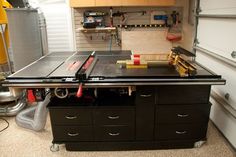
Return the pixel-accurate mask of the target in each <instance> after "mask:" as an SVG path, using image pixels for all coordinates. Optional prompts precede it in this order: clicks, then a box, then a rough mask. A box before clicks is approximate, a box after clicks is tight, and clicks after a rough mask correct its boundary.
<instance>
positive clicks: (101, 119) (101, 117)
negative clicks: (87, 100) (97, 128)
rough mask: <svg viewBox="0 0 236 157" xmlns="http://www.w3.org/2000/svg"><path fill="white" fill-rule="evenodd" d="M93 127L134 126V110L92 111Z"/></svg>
mask: <svg viewBox="0 0 236 157" xmlns="http://www.w3.org/2000/svg"><path fill="white" fill-rule="evenodd" d="M93 117H94V124H95V125H134V122H135V112H134V109H96V110H94V111H93Z"/></svg>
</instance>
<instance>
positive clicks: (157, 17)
mask: <svg viewBox="0 0 236 157" xmlns="http://www.w3.org/2000/svg"><path fill="white" fill-rule="evenodd" d="M167 21H168V16H167V14H166V12H165V11H151V24H157V25H165V26H167V25H168V24H167Z"/></svg>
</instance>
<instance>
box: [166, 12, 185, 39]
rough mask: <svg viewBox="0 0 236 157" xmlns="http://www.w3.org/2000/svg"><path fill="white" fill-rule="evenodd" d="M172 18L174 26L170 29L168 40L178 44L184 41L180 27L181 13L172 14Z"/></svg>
mask: <svg viewBox="0 0 236 157" xmlns="http://www.w3.org/2000/svg"><path fill="white" fill-rule="evenodd" d="M171 17H172V23H173V24H172V26H171V27H170V28H169V30H168V32H167V36H166V39H167V40H169V41H171V42H177V41H180V40H181V39H182V31H181V29H180V27H179V23H180V21H179V13H178V12H176V11H173V12H172V14H171Z"/></svg>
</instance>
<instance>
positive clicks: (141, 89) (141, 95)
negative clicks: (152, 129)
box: [136, 86, 155, 105]
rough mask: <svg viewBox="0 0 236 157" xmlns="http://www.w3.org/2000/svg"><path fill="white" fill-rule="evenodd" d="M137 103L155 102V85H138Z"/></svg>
mask: <svg viewBox="0 0 236 157" xmlns="http://www.w3.org/2000/svg"><path fill="white" fill-rule="evenodd" d="M136 104H146V105H148V104H155V88H154V87H153V86H137V89H136Z"/></svg>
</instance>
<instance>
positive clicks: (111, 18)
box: [110, 7, 113, 27]
mask: <svg viewBox="0 0 236 157" xmlns="http://www.w3.org/2000/svg"><path fill="white" fill-rule="evenodd" d="M110 27H113V8H112V7H110Z"/></svg>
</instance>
